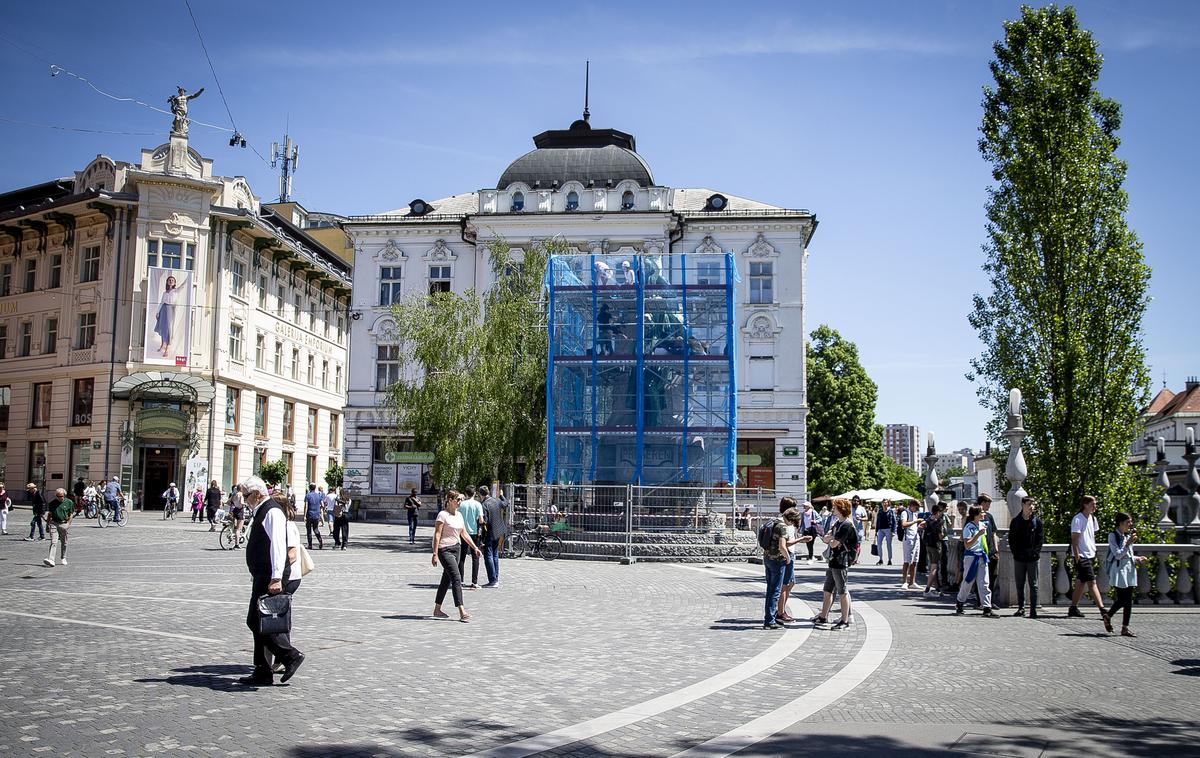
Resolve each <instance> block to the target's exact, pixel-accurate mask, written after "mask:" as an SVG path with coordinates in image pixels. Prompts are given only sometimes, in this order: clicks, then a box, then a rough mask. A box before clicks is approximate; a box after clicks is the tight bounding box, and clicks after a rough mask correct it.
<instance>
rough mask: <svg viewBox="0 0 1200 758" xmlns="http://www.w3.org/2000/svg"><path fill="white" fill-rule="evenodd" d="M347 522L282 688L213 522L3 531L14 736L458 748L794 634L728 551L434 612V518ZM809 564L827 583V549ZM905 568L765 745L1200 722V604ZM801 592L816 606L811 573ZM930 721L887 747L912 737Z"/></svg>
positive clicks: (654, 724)
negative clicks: (1029, 612)
mask: <svg viewBox="0 0 1200 758" xmlns="http://www.w3.org/2000/svg"><path fill="white" fill-rule="evenodd" d="M13 515H19V512H18V514H13ZM18 520H19V519H18ZM351 532H352V536H351V547H350V549H349V550H347V551H336V552H334V551H331V550H323V551H314V553H313V556H314V559H315V560H316V562H317V570H316V571H315V572H314V573H313V574H311V575H310V576H309V577H307V578H306V579H305V580H304V582H303V585H302V586H301V589H300V590H299V592H298V593H297V595H296V598H295V602H296V605H297V609H296V612H295V624H296V629H295V634H294V640H295V642H296V645H297V647H299V648H300V649H302V650H304V651H305V653H306V654H307V656H308V659H307V661H306V662H305V664H304V666H303V668H301V670H300V672H299V673H298V674H297V676H296V677H295V679H293V680H292V681H291V682H290V683H289V684H288V685H284V686H276V687H272V688H263V689H258V690H251V689H247V688H244V687H242V686H240V685H238V684H236V683H235V679H236V678H237V677H238V676H242V675H244V674H246V673H249V671H250V665H249V664H250V635H249V632H248V630H247V629H246V627H245V623H244V619H245V613H246V605H247V601H248V590H249V581H248V575H247V573H246V571H245V563H244V557H243V554H242V553H241V552H240V551H229V552H226V551H222V550H219V549H218V548H217V542H216V536H215V535H214V534H212V533H209V532H208V531H207V527H202V526H196V525H193V524H191V523H189V522H187V521H177V522H162V521H156V520H153V519H152V518H151V516H150V515H143V514H136V515H135V517H134V519H133V520H132V522H131V524H130V526H129V527H127V528H124V529H119V528H109V529H105V530H101V529H99V528H97V527H95V526H94V524H93V523H92V522H77V523H76V524H75V525H74V526H73V527H72V531H71V539H70V543H69V544H70V551H69V553H68V557H69V559H70V561H71V564H70V566H68V567H61V566H60V567H57V568H54V569H49V568H45V567H43V566H41V560H42V558H44V557H45V551H46V543H44V542H36V543H28V542H23V541H21V540H20V539H19V537H20V536H23V535H14V536H10V537H8V538H5V539H4V540H3V541H0V610H3V611H9V612H10V613H7V614H5V613H0V629H3V635H2V639H3V640H4V644H3V647H2V648H0V662H2V670H3V671H4V672H5V673H4V675H3V676H0V707H2V708H3V712H4V713H5V718H4V719H3V720H2V721H0V755H42V754H50V755H78V756H95V755H106V754H107V755H129V756H133V755H164V754H171V755H175V754H197V755H235V756H236V755H264V754H265V755H288V756H301V757H306V756H319V755H329V754H334V753H336V754H339V755H364V756H366V755H379V756H400V755H421V756H425V755H462V754H464V753H469V752H472V751H475V750H481V749H485V748H489V747H494V746H497V745H501V744H504V743H507V742H511V741H514V740H519V739H522V738H525V737H530V736H535V735H539V734H543V733H546V732H548V731H552V730H554V729H558V728H561V727H564V726H569V725H572V724H575V723H578V722H581V721H585V720H588V719H591V718H594V717H596V716H599V715H602V714H606V713H609V712H612V711H615V710H618V709H621V708H625V707H627V706H630V705H633V704H636V703H639V702H642V701H645V700H648V699H651V698H654V697H657V696H660V695H663V694H666V693H670V692H673V691H675V690H678V689H680V688H683V687H686V686H688V685H690V684H693V683H695V682H698V681H701V680H704V679H707V678H709V677H710V676H712V675H714V674H716V673H719V672H721V671H724V670H727V669H729V668H731V667H733V666H735V665H737V664H738V663H741V662H742V661H745V660H747V659H749V658H751V657H752V656H754V655H756V654H758V653H759V652H762V651H763V650H765V649H766V648H767V647H769V646H770V645H771V644H773V643H774V642H775V641H776V640H778V639H779V636H778V635H779V634H781V633H779V632H766V631H763V630H761V629H760V628H759V626H760V618H759V616H760V613H761V604H762V599H761V589H762V582H761V579H759V578H758V577H757V576H756V575H754V574H753V573H752V571H751V572H747V570H746V567H744V566H742V567H737V566H732V565H731V566H716V565H714V566H712V567H711V570H710V571H703V570H701V571H697V570H685V569H683V568H680V567H678V566H671V565H658V564H654V565H651V564H644V565H643V564H639V565H634V566H619V565H615V564H610V563H583V562H577V561H555V562H546V561H540V560H535V559H523V560H519V561H513V560H508V561H504V562H503V564H502V583H501V587H500V588H499V589H496V590H479V591H475V592H468V593H467V605H468V607H469V608H470V610H471V611H472V613H473V614H474V619H473V621H472V622H471V623H470V624H460V623H457V622H455V621H433V620H431V619H429V613H430V611H431V610H432V603H433V593H434V589H435V586H436V583H437V580H438V577H439V570H435V569H433V568H432V567H431V566H430V565H429V549H428V541H429V536H430V535H429V530H428V529H427V528H424V527H423V528H422V530H421V534H420V540H419V542H420V544H418V545H417V546H410V545H408V544H407V536H406V535H407V530H406V528H405V527H403V526H388V525H363V524H352V525H351ZM330 543H331V541H330V540H328V539H327V541H326V544H327V545H329V544H330ZM469 567H470V563H469V561H468V571H469ZM739 568H740V569H741V570H739ZM799 573H800V578H801V581H810V582H815V581H819V579H820V575H821V568H820V565H819V564H817V565H815V566H812V567H802V568H801V570H800V572H799ZM897 574H898V568H896V569H890V570H885V569H882V568H880V569H877V568H875V567H870V568H865V567H864V568H861V569H856V570H855V571H854V572H853V574H852V581H853V582H854V584H853V592H854V595H855V598H856V599H857V600H860V601H868V602H870V603H871V604H872V605H873V606H874V607H875V608H876V609H877V610H879V611H881V612H882V613H883V614H884V616H885V617H886V618H887V620H888V621H889V623H890V624H891V627H892V631H893V633H894V635H895V639H894V642H893V648H892V651H891V653H890V654H889V656H888V658H887V660H886V661H885V662H884V663H883V665H882V666H881V667H880V668H879V669H878V670H877V671H876V672H875V673H874V674H873V675H872V676H871V677H870V678H869V679H868V680H867V681H866V682H865V683H864V684H863V685H862V686H861V687H859V688H858V689H857V690H855V691H854V692H853V693H851V695H850V696H849V697H848V698H846V699H844V700H843V701H841V702H839V703H837V704H835V705H834V706H831V707H829V708H825V709H824V710H822V711H819V712H818V713H816V714H814V715H813V716H812V717H811V718H810V719H809V720H808V721H807V722H806V723H802V724H797V725H796V726H794V727H791V728H790V729H785V730H784V732H783V733H782V734H781V735H780V736H779V740H781V741H771V742H766V743H763V744H761V745H760V746H758V747H757V748H756V749H755V750H754V751H750V752H752V753H755V754H775V753H774V752H772V751H777V752H778V753H790V752H794V746H792V745H791V744H790V743H788V742H787V740H789V739H796V738H798V737H797V735H800V734H803V733H807V732H811V731H813V730H820V729H825V728H829V727H834V728H840V727H837V725H838V724H845V723H847V722H854V723H855V724H857V726H856V727H854V728H856V729H862V730H867V731H869V730H870V729H871V728H872V725H873V724H879V725H884V724H902V723H910V724H911V723H913V722H917V723H922V722H927V723H930V724H934V723H936V724H943V725H944V724H950V723H952V724H960V723H961V724H968V723H970V724H982V725H989V726H992V727H995V728H1001V727H1004V726H1005V725H1011V724H1013V723H1019V722H1020V721H1021V720H1022V719H1024V720H1027V721H1028V720H1040V722H1044V724H1045V725H1047V726H1050V725H1062V726H1064V727H1068V728H1069V727H1070V725H1071V724H1072V723H1073V722H1072V715H1073V714H1076V715H1077V714H1078V713H1079V712H1081V709H1082V708H1084V707H1087V708H1092V709H1094V713H1095V714H1098V717H1105V716H1108V715H1116V714H1123V715H1124V716H1126V717H1128V716H1131V715H1141V716H1142V717H1144V718H1150V717H1153V718H1157V719H1161V720H1162V723H1164V724H1165V723H1168V722H1169V723H1179V722H1180V720H1181V718H1182V720H1183V723H1185V724H1188V723H1191V724H1193V725H1194V724H1195V722H1196V714H1195V713H1194V712H1193V713H1192V714H1191V716H1190V721H1189V720H1188V718H1187V708H1188V706H1187V704H1188V703H1191V704H1193V706H1192V707H1193V710H1194V707H1195V706H1194V703H1195V702H1196V700H1195V692H1196V690H1197V684H1198V683H1200V681H1198V680H1197V678H1196V676H1195V675H1196V674H1197V673H1200V660H1198V659H1200V635H1197V634H1196V629H1197V627H1196V624H1197V622H1198V621H1200V613H1198V612H1196V611H1179V610H1176V611H1174V612H1166V611H1164V610H1158V609H1152V610H1148V611H1146V612H1144V613H1143V609H1140V608H1139V609H1137V610H1135V616H1134V627H1135V629H1137V630H1138V631H1139V633H1141V634H1142V635H1143V636H1142V637H1140V638H1139V639H1138V640H1133V641H1127V640H1119V639H1116V638H1107V637H1106V638H1100V637H1096V636H1094V634H1093V633H1094V632H1095V631H1096V630H1097V628H1098V627H1099V622H1098V620H1091V622H1090V623H1088V620H1085V621H1084V622H1079V621H1077V620H1071V621H1067V620H1066V619H1065V618H1060V619H1055V618H1048V619H1047V620H1046V621H1045V622H1031V621H1028V620H1024V619H1003V620H1000V621H995V622H986V621H984V620H982V619H979V618H974V617H967V618H956V617H954V616H953V615H951V614H952V606H951V605H950V604H949V602H948V601H940V602H939V601H932V600H929V601H927V600H925V599H923V598H921V597H920V596H919V593H917V594H914V593H908V592H901V591H900V590H898V589H895V587H894V581H895V578H896V576H897ZM480 575H481V580H480V581H481V583H482V581H484V578H483V577H484V572H483V568H482V566H481V567H480ZM796 597H797V598H799V599H801V600H803V601H804V602H806V603H808V604H809V605H810V606H811V607H813V608H815V607H816V606H817V605H818V604H819V602H820V601H819V597H818V596H817V593H815V592H812V591H802V592H798V593H797V594H796ZM448 611H449V612H451V614H452V615H453V610H452V609H448ZM13 612H15V613H21V614H33V615H41V616H52V617H57V618H60V619H71V620H75V621H86V622H91V623H94V624H102V625H115V626H124V627H130V628H131V629H132V630H129V631H127V630H120V629H112V628H106V627H101V626H86V625H82V624H77V623H64V622H61V621H50V620H44V619H35V618H30V617H27V616H20V615H12V613H13ZM1050 613H1051V614H1052V615H1053V614H1058V615H1062V613H1063V612H1062V611H1050ZM1093 615H1094V613H1093ZM153 631H157V632H162V633H166V634H172V635H183V636H186V637H190V638H200V639H199V640H193V639H176V638H172V637H166V636H156V635H153V634H149V633H148V632H153ZM866 633H867V630H866V627H865V625H864V623H863V622H862V619H861V618H856V623H855V624H854V625H853V626H851V627H850V628H849V629H847V630H844V631H841V632H830V631H822V630H814V631H812V633H811V634H810V636H809V637H808V639H807V640H806V641H805V642H804V644H803V646H802V647H801V648H800V649H799V650H798V651H796V653H794V654H793V655H792V656H790V657H789V658H787V659H786V660H784V661H782V662H780V663H778V664H776V665H775V666H773V667H771V668H770V669H768V670H767V671H765V672H763V673H761V674H759V675H757V676H755V677H752V678H751V679H749V680H746V681H743V682H741V683H737V684H734V685H732V686H730V687H728V688H726V689H723V690H721V691H719V692H717V693H714V694H712V695H710V696H708V697H705V698H701V699H699V700H696V701H694V702H692V703H688V704H686V705H682V706H679V707H677V708H673V709H671V710H667V711H666V712H664V713H661V714H659V715H657V716H653V717H650V718H647V719H645V720H643V721H640V722H637V723H635V724H632V725H629V726H626V727H623V728H619V729H615V730H613V731H611V732H608V733H605V734H602V735H599V736H597V737H594V738H592V739H589V740H583V741H579V742H576V743H572V744H570V745H565V746H563V747H561V748H558V749H556V750H553V751H548V752H547V753H546V754H547V755H563V756H567V755H570V756H640V755H649V756H668V755H673V754H674V753H676V752H678V751H680V750H683V749H686V748H688V747H692V746H694V745H696V744H698V743H700V742H703V741H705V740H707V739H710V738H712V737H714V736H717V735H720V734H723V733H724V732H726V731H729V730H731V729H733V728H735V727H737V726H739V725H741V724H744V723H746V722H748V721H751V720H752V719H754V718H756V717H758V716H760V715H762V714H763V713H766V712H768V711H770V710H772V709H774V708H776V707H779V706H780V705H782V704H784V703H786V702H789V701H790V700H791V699H793V698H795V697H797V696H799V695H801V694H803V693H805V692H807V691H809V690H811V689H812V688H813V687H816V686H817V685H818V684H820V683H821V682H822V681H825V680H826V679H827V678H828V677H829V676H831V675H835V674H836V672H837V671H839V670H840V669H841V667H842V666H844V665H845V663H846V662H847V661H849V660H850V659H851V658H852V657H853V656H854V655H855V653H856V652H857V651H858V650H859V649H860V647H861V646H862V643H863V638H864V635H865V634H866ZM1075 635H1083V636H1075ZM927 651H933V653H934V654H927ZM1168 651H1170V652H1168ZM1188 661H1190V664H1189V663H1187V662H1188ZM1081 674H1082V677H1081ZM1189 674H1190V675H1189ZM783 726H786V725H781V727H783ZM894 731H895V730H893V732H894ZM935 731H936V730H935ZM950 731H954V730H950ZM960 731H961V730H960ZM960 731H959V732H955V734H956V735H957V734H959V733H960ZM946 734H949V731H948V732H946ZM931 735H932V733H925V734H922V733H914V734H913V735H912V736H911V738H910V739H908V740H907V741H901V742H897V745H893V746H892V747H893V748H895V747H896V746H900V747H905V746H907V747H909V748H913V749H919V748H921V746H922V745H923V744H924V741H929V740H933V739H934V737H933V736H931ZM1196 737H1197V739H1200V735H1196ZM939 739H941V738H940V737H939ZM951 743H952V737H945V738H944V739H943V741H942V742H940V743H937V744H938V745H939V746H940V748H942V749H945V748H947V747H949V746H950V745H951ZM933 745H934V742H932V741H931V742H930V743H929V746H933ZM1183 754H1186V753H1179V752H1176V755H1183Z"/></svg>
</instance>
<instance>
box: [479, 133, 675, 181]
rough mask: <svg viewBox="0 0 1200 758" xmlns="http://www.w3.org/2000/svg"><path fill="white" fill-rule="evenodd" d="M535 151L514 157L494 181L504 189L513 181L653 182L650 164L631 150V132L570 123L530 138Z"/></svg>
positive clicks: (633, 146)
mask: <svg viewBox="0 0 1200 758" xmlns="http://www.w3.org/2000/svg"><path fill="white" fill-rule="evenodd" d="M533 143H534V145H536V146H537V149H536V150H532V151H530V152H528V153H525V155H522V156H521V157H520V158H517V159H516V160H515V161H513V162H512V163H511V164H509V166H508V168H506V169H505V170H504V173H503V174H501V176H500V181H499V182H497V183H496V188H497V189H505V188H507V187H508V186H509V185H510V184H513V183H514V182H523V183H524V184H526V185H528V186H530V187H534V186H539V187H543V188H549V187H553V186H554V185H555V182H557V183H558V186H562V185H563V184H565V183H566V182H569V181H577V182H580V183H582V184H583V185H584V186H585V187H587V186H596V187H605V186H615V185H616V184H617V183H619V182H622V181H625V180H632V181H634V182H637V183H638V185H639V186H642V187H649V186H651V185H652V184H654V177H653V176H651V174H650V167H649V166H647V165H646V162H645V161H644V160H642V157H641V156H640V155H638V154H637V152H635V150H636V143H635V141H634V138H633V135H632V134H626V133H625V132H621V131H618V130H616V129H593V128H591V126H589V125H588V123H587V122H586V121H583V120H579V121H576V122H575V123H573V124H571V128H570V129H558V130H551V131H546V132H542V133H541V134H539V135H537V136H536V137H534V138H533Z"/></svg>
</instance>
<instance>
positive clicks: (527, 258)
mask: <svg viewBox="0 0 1200 758" xmlns="http://www.w3.org/2000/svg"><path fill="white" fill-rule="evenodd" d="M509 251H510V247H509V245H508V243H507V242H505V241H504V240H500V239H497V240H494V241H493V242H491V243H490V244H489V246H488V259H489V264H490V267H491V270H492V275H493V277H492V278H493V281H494V284H493V285H492V287H491V288H490V289H489V290H488V291H487V292H483V293H480V292H476V291H473V290H469V291H467V292H463V293H456V292H443V293H437V294H434V295H425V294H419V295H413V296H411V297H407V298H405V299H403V300H402V301H401V302H399V303H397V304H395V305H394V306H393V307H392V314H393V317H394V318H395V321H396V329H397V334H396V338H397V341H398V343H399V345H400V351H399V352H400V379H399V381H397V382H396V383H395V384H393V385H391V386H390V387H389V388H388V390H387V392H388V396H387V398H388V402H387V406H388V409H389V410H390V412H391V415H392V417H393V419H394V421H395V424H396V433H397V436H400V435H402V434H405V435H411V436H412V437H413V440H414V444H415V446H416V447H417V449H419V450H425V451H429V452H432V453H433V454H434V462H433V472H432V473H433V478H434V480H435V481H436V482H437V483H439V484H441V485H446V486H450V485H459V486H466V485H469V484H472V485H473V484H480V483H484V482H490V481H491V480H493V479H497V478H498V479H513V478H515V477H516V475H517V470H516V469H517V464H518V462H519V461H525V462H532V461H533V460H535V459H537V458H539V457H540V456H541V455H542V451H543V449H544V447H545V429H546V402H545V397H546V394H545V386H546V330H545V313H544V308H545V300H544V298H543V297H542V288H543V277H544V276H545V272H546V264H547V261H548V260H549V256H550V255H552V254H554V253H555V252H563V251H565V245H564V244H563V243H561V242H560V241H556V240H551V241H546V242H537V243H533V244H531V245H529V246H528V247H527V248H526V249H525V250H524V255H523V258H522V259H521V260H520V261H514V260H512V259H511V258H510V254H509Z"/></svg>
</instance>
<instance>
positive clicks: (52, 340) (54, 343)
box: [42, 318, 58, 354]
mask: <svg viewBox="0 0 1200 758" xmlns="http://www.w3.org/2000/svg"><path fill="white" fill-rule="evenodd" d="M42 352H43V353H46V354H51V353H57V352H58V319H56V318H48V319H46V345H45V347H44V348H43V349H42Z"/></svg>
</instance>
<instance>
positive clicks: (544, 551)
mask: <svg viewBox="0 0 1200 758" xmlns="http://www.w3.org/2000/svg"><path fill="white" fill-rule="evenodd" d="M562 551H563V541H562V537H559V536H558V535H557V534H546V535H542V537H541V538H540V539H539V540H538V553H539V554H540V555H541V556H542V559H543V560H547V561H552V560H554V559H555V558H557V557H559V556H560V555H562Z"/></svg>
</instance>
